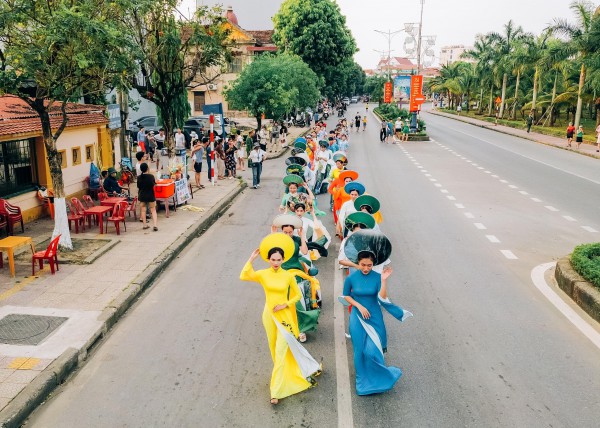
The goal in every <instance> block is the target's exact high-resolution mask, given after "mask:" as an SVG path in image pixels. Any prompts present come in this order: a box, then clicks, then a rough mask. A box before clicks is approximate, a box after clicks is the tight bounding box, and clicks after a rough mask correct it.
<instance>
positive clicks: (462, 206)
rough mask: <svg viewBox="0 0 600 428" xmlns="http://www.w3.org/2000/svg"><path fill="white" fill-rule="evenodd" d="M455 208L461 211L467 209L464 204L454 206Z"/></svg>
mask: <svg viewBox="0 0 600 428" xmlns="http://www.w3.org/2000/svg"><path fill="white" fill-rule="evenodd" d="M454 206H455V207H456V208H458V209H460V210H462V209H463V208H464V207H465V206H464V205H463V204H454Z"/></svg>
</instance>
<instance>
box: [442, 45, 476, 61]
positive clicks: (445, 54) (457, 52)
mask: <svg viewBox="0 0 600 428" xmlns="http://www.w3.org/2000/svg"><path fill="white" fill-rule="evenodd" d="M470 49H473V47H472V46H465V45H452V46H442V47H441V48H440V66H442V65H450V64H452V63H453V62H457V61H464V62H473V60H471V59H470V58H462V57H461V55H462V54H463V53H464V52H465V51H468V50H470Z"/></svg>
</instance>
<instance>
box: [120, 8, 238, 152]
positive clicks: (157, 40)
mask: <svg viewBox="0 0 600 428" xmlns="http://www.w3.org/2000/svg"><path fill="white" fill-rule="evenodd" d="M179 3H180V1H179V0H153V1H150V2H146V3H145V6H143V7H140V8H138V9H135V10H133V11H132V14H131V15H132V17H131V22H130V23H129V25H130V26H131V27H132V28H133V29H134V34H133V39H134V43H135V55H136V58H137V60H138V61H139V64H140V73H139V74H137V75H135V76H134V77H133V82H132V83H133V87H134V88H136V89H137V90H138V92H139V93H140V95H141V96H142V97H143V98H146V99H147V100H149V101H152V102H153V103H154V104H156V106H157V108H158V114H159V116H160V117H161V119H162V122H163V127H164V128H165V135H166V139H165V147H166V148H167V150H168V152H169V155H172V154H173V148H174V135H173V134H174V130H175V127H181V126H182V125H183V121H184V120H185V119H186V118H187V116H189V114H190V104H189V102H188V100H187V89H188V87H192V88H193V87H197V86H199V85H203V84H206V83H209V82H212V81H213V80H215V79H216V78H217V77H218V75H219V72H218V70H219V66H220V65H222V64H223V63H224V62H225V60H226V58H227V48H226V46H225V45H226V40H227V36H228V32H227V29H226V27H225V26H224V25H223V24H224V22H225V18H224V17H223V16H222V12H221V9H220V8H208V7H207V6H201V7H199V8H198V9H197V11H196V13H195V14H194V16H193V17H192V18H191V19H186V18H185V17H183V16H182V15H180V14H179V12H178V9H177V7H178V4H179Z"/></svg>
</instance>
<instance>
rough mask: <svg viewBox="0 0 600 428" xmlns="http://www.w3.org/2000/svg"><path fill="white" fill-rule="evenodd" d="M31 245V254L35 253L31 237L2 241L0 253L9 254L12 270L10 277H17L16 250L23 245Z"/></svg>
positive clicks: (11, 237)
mask: <svg viewBox="0 0 600 428" xmlns="http://www.w3.org/2000/svg"><path fill="white" fill-rule="evenodd" d="M26 244H29V245H31V253H32V254H33V253H35V248H34V246H33V241H32V240H31V238H30V237H29V236H9V237H8V238H4V239H0V252H1V251H6V252H7V253H8V267H9V270H10V276H12V277H13V278H14V276H15V248H17V247H20V246H21V245H26Z"/></svg>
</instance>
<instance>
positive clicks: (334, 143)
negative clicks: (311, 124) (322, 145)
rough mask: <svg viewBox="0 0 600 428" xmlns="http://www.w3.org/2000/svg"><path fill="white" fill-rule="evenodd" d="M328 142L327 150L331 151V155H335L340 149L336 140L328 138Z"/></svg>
mask: <svg viewBox="0 0 600 428" xmlns="http://www.w3.org/2000/svg"><path fill="white" fill-rule="evenodd" d="M328 142H329V150H330V151H331V153H335V152H337V151H338V150H339V149H340V146H338V143H337V140H336V139H335V137H329V139H328Z"/></svg>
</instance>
